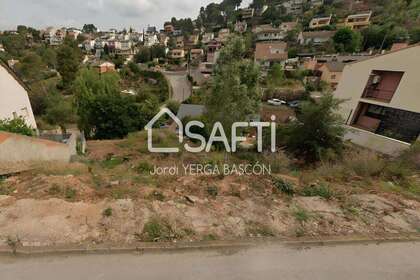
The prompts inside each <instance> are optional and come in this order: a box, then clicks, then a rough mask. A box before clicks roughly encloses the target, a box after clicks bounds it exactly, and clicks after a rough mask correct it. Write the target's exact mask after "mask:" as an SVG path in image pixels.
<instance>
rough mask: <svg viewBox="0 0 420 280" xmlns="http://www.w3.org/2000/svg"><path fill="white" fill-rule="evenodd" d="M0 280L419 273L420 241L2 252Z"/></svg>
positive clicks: (313, 278)
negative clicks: (141, 251)
mask: <svg viewBox="0 0 420 280" xmlns="http://www.w3.org/2000/svg"><path fill="white" fill-rule="evenodd" d="M0 279H1V280H20V279H31V280H38V279H39V280H57V279H60V280H82V279H89V280H99V279H101V280H102V279H110V280H116V279H118V280H128V279H136V280H138V279H162V280H167V279H171V280H176V279H182V280H186V279H191V280H198V279H200V280H202V279H204V280H205V279H209V280H210V279H211V280H214V279H217V280H224V279H238V280H248V279H249V280H251V279H252V280H254V279H256V280H257V279H264V280H266V279H276V280H279V279H281V280H288V279H310V280H317V279H320V280H328V279H334V280H337V279H340V280H347V279H355V280H356V279H357V280H363V279H369V280H376V279H378V280H379V279H380V280H387V279H392V280H400V279H401V280H405V279H409V280H418V279H420V243H392V244H391V243H387V244H381V245H376V244H371V245H340V246H330V247H313V248H292V247H285V246H283V245H270V246H265V247H257V248H252V249H246V250H240V251H236V252H234V251H232V252H228V251H205V252H202V251H200V252H198V251H195V252H184V253H172V254H146V255H129V254H127V255H87V256H86V255H85V256H72V257H43V258H29V259H26V258H24V259H13V258H5V257H2V258H0Z"/></svg>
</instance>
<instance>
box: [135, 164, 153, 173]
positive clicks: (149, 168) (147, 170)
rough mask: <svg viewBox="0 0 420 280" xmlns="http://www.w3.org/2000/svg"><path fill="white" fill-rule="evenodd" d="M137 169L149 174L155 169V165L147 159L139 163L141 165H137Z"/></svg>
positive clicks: (139, 171)
mask: <svg viewBox="0 0 420 280" xmlns="http://www.w3.org/2000/svg"><path fill="white" fill-rule="evenodd" d="M136 170H137V172H138V173H140V174H147V173H150V172H151V171H152V170H153V166H152V165H151V164H150V163H148V162H147V161H142V162H140V163H139V165H137V168H136Z"/></svg>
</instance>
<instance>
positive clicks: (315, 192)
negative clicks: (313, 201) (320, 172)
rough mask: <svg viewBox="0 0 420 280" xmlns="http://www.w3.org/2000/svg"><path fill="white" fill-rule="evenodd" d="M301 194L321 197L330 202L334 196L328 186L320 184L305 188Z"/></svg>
mask: <svg viewBox="0 0 420 280" xmlns="http://www.w3.org/2000/svg"><path fill="white" fill-rule="evenodd" d="M301 194H302V195H303V196H310V197H312V196H320V197H322V198H325V199H327V200H330V199H331V198H332V197H333V196H334V193H333V191H332V190H331V189H330V187H329V186H328V185H326V184H319V185H315V186H305V187H304V188H303V189H302V191H301Z"/></svg>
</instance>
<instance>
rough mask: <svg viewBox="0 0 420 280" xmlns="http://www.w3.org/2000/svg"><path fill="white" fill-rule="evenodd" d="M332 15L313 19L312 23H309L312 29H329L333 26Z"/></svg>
mask: <svg viewBox="0 0 420 280" xmlns="http://www.w3.org/2000/svg"><path fill="white" fill-rule="evenodd" d="M331 19H332V15H330V16H329V17H317V18H313V19H312V20H311V22H310V23H309V28H310V29H316V28H323V27H327V26H329V25H330V24H331Z"/></svg>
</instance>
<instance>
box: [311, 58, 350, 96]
mask: <svg viewBox="0 0 420 280" xmlns="http://www.w3.org/2000/svg"><path fill="white" fill-rule="evenodd" d="M345 66H346V65H345V64H344V63H343V62H339V61H329V62H327V63H324V64H323V65H322V66H321V67H319V68H318V70H319V71H321V72H322V74H321V80H322V81H324V82H326V83H328V84H330V85H331V88H332V89H333V90H336V89H337V86H338V83H339V82H340V79H341V75H342V73H343V69H344V67H345Z"/></svg>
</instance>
